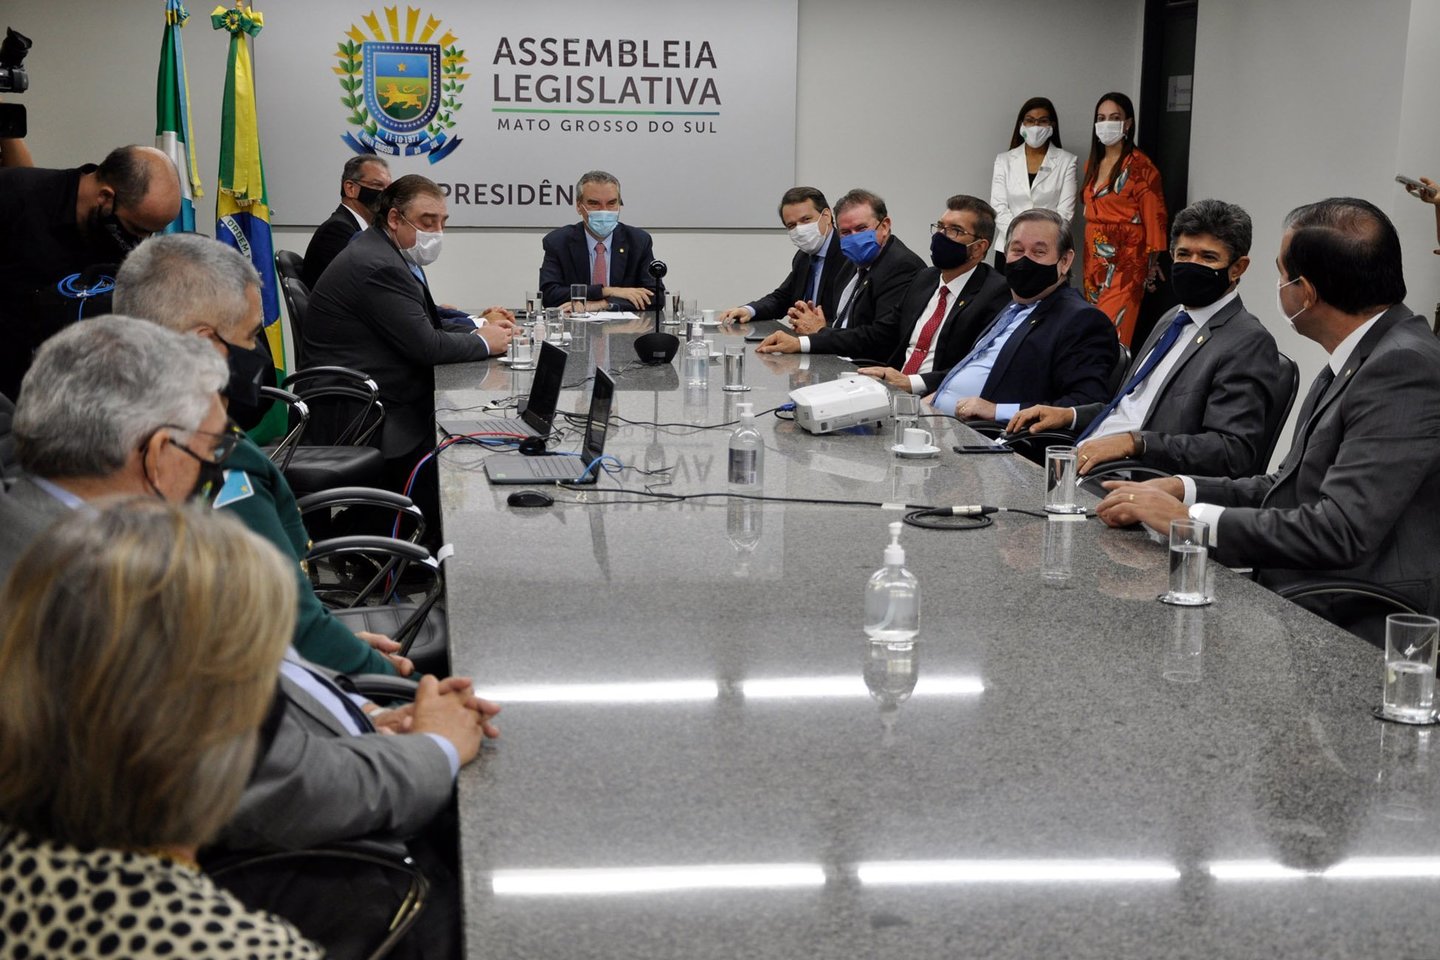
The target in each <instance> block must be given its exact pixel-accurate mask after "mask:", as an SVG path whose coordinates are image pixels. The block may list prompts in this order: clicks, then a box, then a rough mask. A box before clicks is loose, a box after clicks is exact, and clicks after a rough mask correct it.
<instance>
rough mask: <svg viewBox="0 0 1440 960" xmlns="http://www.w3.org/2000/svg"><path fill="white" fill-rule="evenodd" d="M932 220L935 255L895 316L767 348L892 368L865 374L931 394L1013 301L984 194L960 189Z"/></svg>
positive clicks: (784, 338)
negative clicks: (999, 269) (997, 265)
mask: <svg viewBox="0 0 1440 960" xmlns="http://www.w3.org/2000/svg"><path fill="white" fill-rule="evenodd" d="M945 206H946V209H945V212H944V213H943V214H942V215H941V217H940V220H939V221H938V222H937V223H933V224H931V231H932V233H931V240H930V260H931V262H932V263H934V264H935V266H934V267H931V268H929V269H926V270H921V271H919V272H918V273H916V274H915V276H914V279H912V280H911V281H910V286H909V287H908V288H907V289H906V291H905V296H904V299H903V300H902V301H901V302H900V303H899V304H898V305H896V307H895V309H894V310H892V311H891V312H890V314H889V315H888V316H884V317H880V318H878V319H877V320H876V321H875V322H874V323H870V324H866V325H865V326H863V327H854V328H851V329H848V330H833V329H829V328H826V329H823V330H820V331H818V332H817V333H815V334H814V335H813V336H807V337H793V336H791V335H790V334H788V333H784V332H781V331H777V332H775V333H773V334H771V335H770V336H769V337H767V338H766V339H765V341H764V342H763V343H761V344H760V346H759V347H758V348H757V349H758V351H759V352H760V353H797V352H798V353H840V354H845V355H846V356H851V357H865V358H870V359H871V360H872V361H880V362H882V363H884V364H886V366H871V367H861V368H860V372H861V373H863V374H865V375H867V376H872V377H876V378H878V379H881V380H884V381H885V382H886V383H887V384H889V385H890V386H891V387H893V388H895V389H896V390H903V391H905V392H906V393H917V394H926V393H929V392H930V391H932V390H934V389H935V388H936V387H937V386H939V385H940V379H941V378H942V377H944V375H945V371H947V370H949V369H950V368H951V367H952V366H954V365H955V364H956V363H957V362H958V361H959V360H960V358H962V357H964V356H965V354H967V353H968V352H969V351H970V348H971V347H972V346H974V344H975V338H976V337H977V336H978V335H979V334H980V331H981V330H982V329H984V327H985V325H986V324H988V323H989V322H990V321H991V319H993V318H994V316H995V314H996V312H997V311H999V309H1000V308H1001V307H1003V306H1004V305H1005V304H1006V303H1008V302H1009V301H1010V288H1009V287H1007V286H1006V285H1005V278H1004V277H1002V276H1000V275H999V274H997V273H996V272H995V271H994V270H992V269H991V268H990V267H989V266H988V265H987V264H986V263H985V258H986V257H987V256H988V255H989V253H990V242H991V240H992V239H993V237H994V236H995V211H994V210H992V209H991V208H990V205H989V204H988V203H986V202H985V201H984V200H981V199H979V198H978V197H969V196H966V195H964V194H957V195H956V196H953V197H951V198H950V199H949V200H947V201H946V204H945Z"/></svg>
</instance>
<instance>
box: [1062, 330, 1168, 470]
mask: <svg viewBox="0 0 1440 960" xmlns="http://www.w3.org/2000/svg"><path fill="white" fill-rule="evenodd" d="M1189 322H1190V314H1188V313H1186V312H1185V311H1184V310H1181V311H1179V312H1178V313H1176V314H1175V319H1174V320H1171V321H1170V326H1168V327H1166V328H1165V332H1164V333H1162V334H1161V335H1160V339H1159V340H1157V341H1156V342H1155V348H1154V349H1153V350H1151V351H1150V355H1149V356H1147V357H1146V358H1145V362H1144V363H1142V364H1140V369H1139V370H1136V371H1135V376H1133V377H1131V378H1130V382H1129V383H1127V384H1125V386H1124V388H1123V389H1122V390H1121V391H1120V393H1119V394H1117V395H1116V397H1115V399H1114V400H1111V401H1110V403H1109V405H1108V406H1107V407H1106V408H1105V409H1104V410H1101V411H1100V416H1098V417H1096V418H1095V419H1094V420H1091V421H1090V426H1088V427H1086V428H1085V431H1084V432H1083V433H1081V434H1080V436H1079V437H1077V438H1076V441H1077V442H1079V441H1080V440H1084V439H1085V438H1086V437H1088V436H1090V434H1092V433H1094V432H1095V431H1096V429H1098V428H1099V426H1100V424H1101V423H1102V422H1103V421H1104V420H1105V418H1106V417H1108V416H1110V414H1112V413H1114V412H1115V408H1116V407H1118V406H1120V401H1121V400H1124V399H1125V398H1126V397H1128V396H1130V394H1132V393H1134V392H1135V388H1136V387H1138V386H1140V384H1142V383H1144V382H1145V378H1146V377H1148V376H1150V371H1152V370H1154V369H1155V367H1156V366H1158V365H1159V363H1160V361H1161V360H1163V359H1165V354H1167V353H1169V352H1170V348H1171V347H1173V346H1175V341H1176V340H1179V339H1180V331H1181V330H1182V329H1184V327H1185V325H1186V324H1187V323H1189Z"/></svg>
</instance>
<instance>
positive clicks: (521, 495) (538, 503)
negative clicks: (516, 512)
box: [505, 490, 555, 507]
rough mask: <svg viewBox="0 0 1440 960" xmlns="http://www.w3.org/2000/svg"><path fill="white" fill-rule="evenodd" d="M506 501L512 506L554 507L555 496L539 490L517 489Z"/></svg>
mask: <svg viewBox="0 0 1440 960" xmlns="http://www.w3.org/2000/svg"><path fill="white" fill-rule="evenodd" d="M505 502H506V503H508V504H510V506H512V507H553V506H554V505H555V498H554V497H552V496H550V494H548V493H542V492H541V491H539V490H516V491H515V492H514V493H512V494H510V496H508V497H506V498H505Z"/></svg>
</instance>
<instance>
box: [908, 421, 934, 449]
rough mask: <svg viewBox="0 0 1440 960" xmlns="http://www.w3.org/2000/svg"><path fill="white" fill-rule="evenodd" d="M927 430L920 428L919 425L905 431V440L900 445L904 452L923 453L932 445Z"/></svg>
mask: <svg viewBox="0 0 1440 960" xmlns="http://www.w3.org/2000/svg"><path fill="white" fill-rule="evenodd" d="M931 440H932V438H931V436H930V431H929V430H921V429H920V428H919V427H910V428H908V429H906V431H905V440H904V442H903V443H901V445H900V447H901V449H903V450H904V451H905V452H906V453H924V452H925V451H927V450H929V449H930V448H931V446H932V445H933V444H932V443H931Z"/></svg>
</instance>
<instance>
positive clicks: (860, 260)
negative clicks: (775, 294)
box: [786, 188, 925, 336]
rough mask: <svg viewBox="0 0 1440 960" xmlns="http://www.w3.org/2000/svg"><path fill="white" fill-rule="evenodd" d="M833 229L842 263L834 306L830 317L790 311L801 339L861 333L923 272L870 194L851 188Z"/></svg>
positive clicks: (816, 308)
mask: <svg viewBox="0 0 1440 960" xmlns="http://www.w3.org/2000/svg"><path fill="white" fill-rule="evenodd" d="M835 229H836V232H837V233H839V234H840V253H841V255H843V256H844V258H845V261H846V263H845V264H844V269H843V271H842V272H841V274H840V275H839V276H838V277H837V278H836V281H835V282H836V283H837V284H838V285H839V286H840V296H839V299H838V300H837V301H836V302H837V303H838V304H839V305H838V306H837V307H836V308H835V312H834V313H833V314H828V313H826V312H825V310H824V309H823V308H822V307H821V306H820V305H819V304H813V303H797V304H795V306H793V307H791V308H790V310H789V312H788V313H787V314H786V317H787V319H788V320H789V321H790V326H791V328H792V329H793V330H794V331H795V332H796V333H797V334H800V335H802V336H808V335H809V334H812V333H815V332H817V331H819V330H821V329H823V328H825V327H834V328H836V329H837V330H848V329H854V328H855V327H863V326H866V325H867V324H870V323H874V322H875V320H876V319H877V318H879V317H884V316H887V315H889V313H890V311H892V310H894V309H895V306H896V304H898V303H899V302H900V300H901V298H902V297H903V296H904V295H905V288H906V287H907V286H909V284H910V280H911V278H912V277H914V276H915V271H917V270H919V269H920V268H922V267H924V266H925V264H924V263H923V262H921V260H920V258H919V257H917V256H916V255H915V254H914V253H913V252H912V251H911V250H910V248H909V247H907V246H905V244H904V243H902V242H901V241H900V238H899V237H897V236H895V234H894V233H893V232H892V226H891V223H890V212H889V210H887V209H886V206H885V201H884V200H882V199H881V198H880V197H879V196H877V195H876V194H874V193H871V192H870V191H869V190H862V189H859V188H856V189H854V190H851V191H850V192H849V193H847V194H845V196H843V197H841V198H840V200H839V202H837V203H836V204H835Z"/></svg>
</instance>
